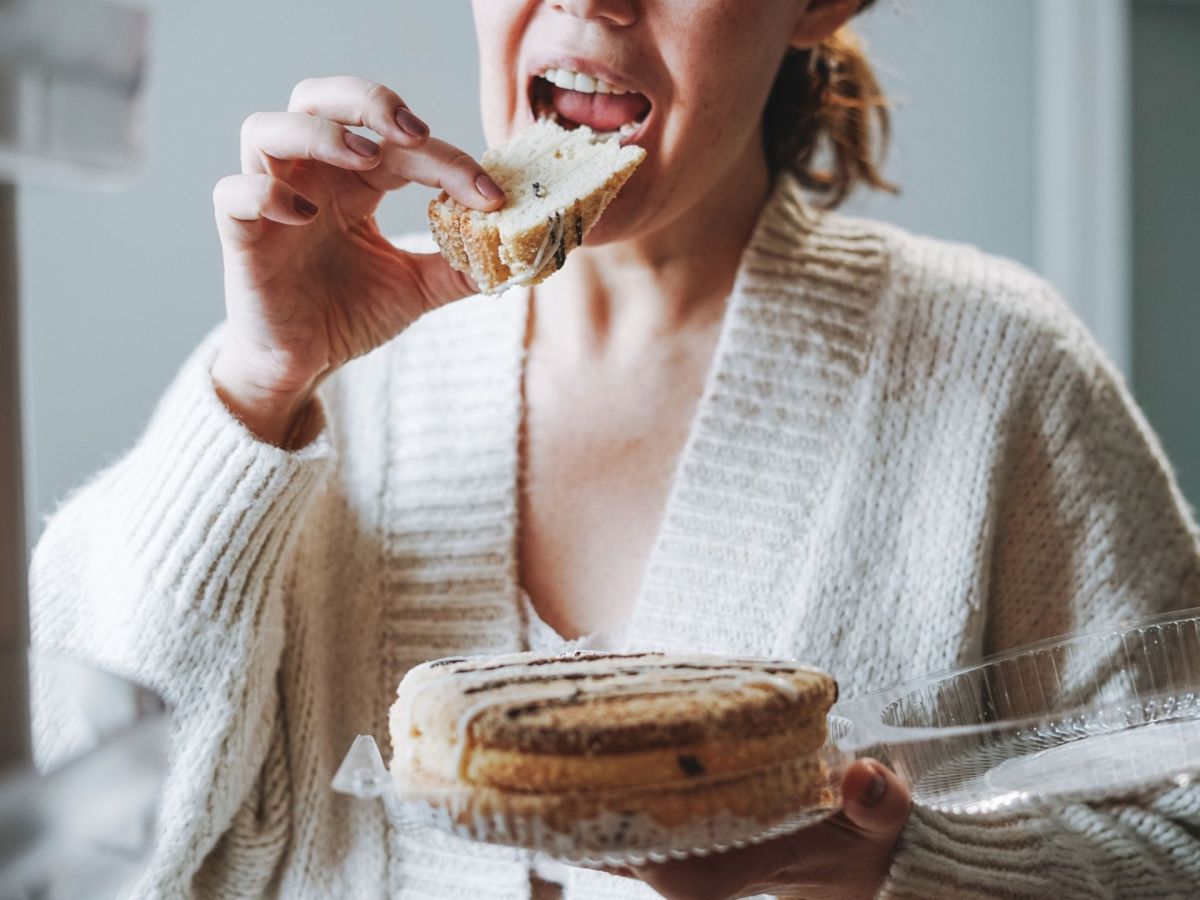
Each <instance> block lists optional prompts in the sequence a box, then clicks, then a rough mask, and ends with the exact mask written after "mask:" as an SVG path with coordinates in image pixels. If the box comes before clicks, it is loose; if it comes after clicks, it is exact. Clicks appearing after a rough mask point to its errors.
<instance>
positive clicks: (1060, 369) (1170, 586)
mask: <svg viewBox="0 0 1200 900" xmlns="http://www.w3.org/2000/svg"><path fill="white" fill-rule="evenodd" d="M1036 344H1037V345H1040V346H1035V347H1034V349H1033V351H1032V352H1031V353H1030V354H1029V355H1028V356H1027V357H1026V359H1024V360H1022V361H1021V362H1020V363H1019V364H1018V365H1019V366H1020V372H1019V374H1018V378H1019V379H1020V383H1021V388H1022V389H1021V390H1020V392H1019V394H1018V395H1017V396H1018V398H1019V399H1018V401H1017V403H1016V405H1015V406H1014V408H1013V409H1012V413H1013V414H1012V415H1011V416H1010V417H1009V419H1010V423H1009V425H1008V434H1007V438H1006V440H1005V442H1004V446H1005V450H1004V454H1005V455H1004V458H1003V460H1002V461H1001V463H1002V464H1001V465H1000V466H999V467H998V471H999V472H1000V477H999V483H998V484H997V485H996V502H995V504H994V507H993V533H994V537H993V541H992V549H991V553H992V558H991V571H990V587H989V589H988V591H987V597H986V598H985V601H984V602H985V603H986V610H985V614H986V625H985V638H984V640H985V647H984V650H985V652H987V653H992V652H999V651H1003V650H1005V649H1008V648H1011V647H1014V646H1018V645H1021V644H1025V643H1028V642H1031V641H1036V640H1039V639H1042V638H1046V637H1049V636H1053V635H1060V634H1064V633H1066V632H1069V631H1073V630H1088V629H1095V628H1104V627H1109V626H1115V625H1117V623H1119V622H1120V621H1123V620H1128V619H1131V618H1134V617H1139V616H1145V615H1150V614H1154V613H1159V612H1166V611H1171V610H1178V609H1185V608H1188V607H1193V606H1200V540H1198V536H1197V530H1196V526H1195V523H1194V519H1193V517H1192V513H1191V511H1190V510H1189V508H1188V506H1187V504H1186V502H1185V501H1184V499H1183V497H1182V495H1181V493H1180V491H1179V488H1178V486H1177V484H1176V482H1175V479H1174V476H1173V474H1172V472H1171V469H1170V466H1169V464H1168V463H1167V461H1166V458H1165V456H1164V454H1163V452H1162V449H1161V447H1160V446H1159V443H1158V441H1157V439H1156V437H1155V436H1154V434H1153V432H1152V431H1151V430H1150V428H1149V426H1148V425H1147V423H1146V421H1145V420H1144V418H1143V417H1142V415H1141V413H1140V411H1139V410H1138V409H1137V407H1136V405H1135V404H1134V402H1133V400H1132V398H1131V397H1130V395H1129V392H1128V391H1127V389H1126V388H1125V387H1124V385H1123V383H1122V381H1121V379H1120V376H1119V375H1118V374H1117V373H1116V372H1114V371H1113V370H1112V368H1111V367H1110V366H1109V364H1108V363H1107V362H1106V361H1105V360H1104V359H1103V357H1102V355H1101V353H1100V352H1099V350H1098V349H1097V348H1096V347H1095V346H1094V345H1093V344H1092V342H1091V339H1090V337H1089V336H1087V335H1086V334H1085V333H1084V332H1083V329H1082V327H1071V328H1068V329H1066V330H1065V331H1060V332H1057V333H1051V334H1046V335H1042V336H1041V339H1040V340H1039V341H1037V342H1036ZM1087 670H1088V671H1087V672H1075V673H1063V675H1064V678H1066V679H1068V680H1069V681H1071V682H1072V683H1074V684H1076V685H1082V684H1090V685H1092V686H1093V690H1099V691H1101V692H1103V693H1104V694H1105V695H1110V696H1111V695H1112V694H1114V693H1119V692H1121V691H1123V690H1127V689H1128V687H1129V684H1130V683H1131V682H1130V680H1129V673H1122V672H1120V670H1119V667H1117V666H1111V665H1107V664H1106V661H1105V660H1103V659H1098V660H1094V661H1091V662H1090V663H1089V664H1088V665H1087ZM1097 676H1098V677H1097ZM1133 677H1134V679H1136V677H1137V676H1136V673H1135V674H1134V676H1133ZM1094 695H1095V694H1094V693H1093V694H1092V696H1094ZM1087 696H1088V694H1075V695H1073V697H1072V699H1080V700H1085V699H1086V698H1087ZM997 705H998V708H1001V711H1002V712H1005V713H1016V712H1020V711H1021V710H1019V709H1015V710H1010V709H1003V704H997ZM878 896H879V897H880V898H887V900H900V898H904V900H909V898H913V900H915V898H940V897H946V898H949V897H954V898H992V897H1006V898H1007V897H1022V898H1055V900H1073V898H1079V900H1083V898H1088V900H1097V898H1112V900H1117V898H1120V900H1137V898H1150V897H1154V898H1180V900H1182V898H1185V897H1196V896H1200V785H1197V784H1191V785H1185V786H1175V785H1169V786H1165V787H1161V788H1158V789H1152V790H1148V791H1146V792H1144V793H1142V794H1139V795H1135V796H1126V797H1121V798H1114V799H1112V800H1111V801H1106V802H1095V803H1075V804H1070V805H1062V806H1059V807H1057V808H1047V809H1041V810H1024V811H1020V812H1012V813H1008V814H992V815H988V816H952V815H947V814H941V813H935V812H932V811H930V810H928V809H924V808H920V807H914V810H913V814H912V817H911V818H910V820H909V823H908V824H907V826H906V827H905V829H904V831H903V833H902V834H901V836H900V840H899V841H898V842H897V845H896V850H895V854H894V858H893V864H892V867H891V871H890V873H889V876H888V879H887V881H886V882H885V884H884V886H883V887H882V889H881V890H880V892H879V894H878Z"/></svg>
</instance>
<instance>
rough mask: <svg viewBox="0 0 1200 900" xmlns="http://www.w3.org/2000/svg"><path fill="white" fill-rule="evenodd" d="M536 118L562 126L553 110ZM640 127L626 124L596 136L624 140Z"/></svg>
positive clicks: (561, 119) (630, 123)
mask: <svg viewBox="0 0 1200 900" xmlns="http://www.w3.org/2000/svg"><path fill="white" fill-rule="evenodd" d="M538 118H539V119H549V120H550V121H552V122H554V123H556V124H558V125H562V124H563V117H562V116H560V115H559V114H558V113H557V112H555V111H554V110H551V111H549V112H546V113H542V114H541V115H540V116H539V117H538ZM575 124H577V125H578V124H579V123H578V122H577V123H575ZM641 127H642V123H641V122H626V123H625V124H624V125H622V126H621V127H620V128H618V129H617V130H616V131H597V132H596V134H598V135H600V136H601V137H613V136H616V137H619V138H621V139H625V138H627V137H629V136H631V135H632V134H634V133H635V132H636V131H637V130H638V129H639V128H641Z"/></svg>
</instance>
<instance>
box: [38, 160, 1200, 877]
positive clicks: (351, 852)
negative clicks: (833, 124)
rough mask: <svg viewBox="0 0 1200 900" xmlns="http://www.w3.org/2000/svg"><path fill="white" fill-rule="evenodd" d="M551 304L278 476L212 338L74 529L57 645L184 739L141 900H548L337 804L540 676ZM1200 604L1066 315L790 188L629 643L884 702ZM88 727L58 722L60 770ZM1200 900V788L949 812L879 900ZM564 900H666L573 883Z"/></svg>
mask: <svg viewBox="0 0 1200 900" xmlns="http://www.w3.org/2000/svg"><path fill="white" fill-rule="evenodd" d="M528 299H529V296H528V292H527V291H524V290H514V291H510V292H509V293H508V294H506V295H505V296H504V297H503V298H501V299H498V300H497V299H483V298H476V299H471V300H467V301H464V302H461V303H455V304H453V305H451V306H449V307H447V308H445V309H444V310H441V311H439V312H437V313H434V314H431V315H429V316H427V317H425V318H424V319H422V320H421V321H420V322H419V323H417V324H416V325H415V326H414V327H412V328H410V329H409V330H408V331H407V332H406V333H405V334H403V335H402V336H401V337H400V338H398V339H397V340H395V341H393V342H391V343H390V344H389V345H388V346H386V347H384V348H382V349H381V350H379V351H377V352H375V353H373V354H371V355H370V356H368V357H366V358H364V359H362V360H359V361H356V362H355V363H353V364H351V365H349V366H347V367H346V368H345V369H344V370H342V372H340V373H339V374H338V375H337V376H336V377H335V378H334V379H332V380H331V381H330V382H329V383H328V384H327V385H326V386H325V387H324V388H323V393H322V401H323V407H324V410H325V416H326V423H325V426H324V427H323V430H322V431H321V433H320V435H319V436H318V437H317V439H316V440H315V441H314V442H313V443H311V444H310V445H309V446H307V447H305V448H304V449H302V450H299V451H297V452H285V451H283V450H280V449H277V448H274V447H271V446H267V445H265V444H263V443H259V442H256V441H255V440H254V439H253V438H252V437H251V436H250V435H249V433H248V432H247V431H246V430H245V429H244V428H243V427H242V426H241V425H240V424H239V423H238V422H237V421H236V420H235V419H234V418H233V417H232V416H231V415H230V414H229V413H228V412H227V411H226V409H225V407H224V406H223V405H222V404H221V403H220V402H219V400H218V399H217V397H216V396H215V395H214V392H213V389H212V384H211V380H210V377H209V374H208V370H209V366H210V363H211V360H212V358H213V354H214V348H215V345H216V337H214V338H213V339H210V340H208V341H206V342H205V343H204V344H203V345H202V346H201V347H200V348H199V349H198V350H197V352H196V353H195V354H194V356H193V357H192V358H191V359H190V360H189V361H188V362H187V363H186V365H185V366H184V368H183V369H182V371H181V373H180V374H179V376H178V378H177V380H176V381H175V383H174V384H173V386H172V387H171V388H170V390H169V391H168V392H167V394H166V395H165V397H164V398H163V400H162V401H161V403H160V405H159V406H158V408H157V410H156V412H155V414H154V416H153V418H152V420H151V421H150V423H149V425H148V426H147V429H146V431H145V433H144V434H143V436H142V437H141V439H140V440H139V441H138V442H137V444H136V446H134V447H133V449H132V450H130V452H129V453H128V454H127V455H126V456H125V457H124V458H123V459H121V460H120V461H119V462H117V463H116V464H115V465H113V466H112V467H111V468H109V469H108V470H107V471H104V472H103V473H101V474H100V475H98V476H97V477H96V478H95V479H94V480H92V481H91V482H90V483H89V484H87V485H86V486H85V487H83V488H81V489H80V490H78V491H77V492H76V493H75V494H74V495H73V496H71V497H70V498H69V499H68V500H67V501H66V502H65V503H64V504H63V505H62V507H61V508H60V509H59V510H58V512H57V513H56V514H55V515H54V517H53V518H52V520H51V521H50V522H49V524H48V526H47V528H46V531H45V534H44V536H43V538H42V540H41V542H40V543H39V545H38V548H37V551H36V553H35V557H34V561H33V566H32V596H33V615H32V629H33V638H34V642H35V644H36V645H38V646H40V647H42V648H46V649H51V650H55V651H58V652H60V653H67V654H72V655H77V656H80V657H83V658H86V659H87V660H90V661H92V662H94V663H96V664H99V665H102V666H107V667H109V668H111V669H113V670H116V671H117V672H120V673H123V674H125V675H126V676H128V677H130V678H133V679H136V680H139V681H142V682H144V683H146V684H147V685H149V686H151V687H153V688H155V689H156V690H158V691H159V692H161V694H162V695H163V696H164V697H165V698H166V699H167V700H168V701H169V702H170V703H171V704H172V705H173V706H174V709H175V718H174V727H173V761H172V769H171V773H170V775H169V778H168V782H167V785H166V789H165V794H164V797H163V801H162V820H161V826H160V835H159V840H158V845H157V850H156V853H155V855H154V858H153V860H152V863H151V865H150V867H149V869H148V870H147V871H146V873H145V876H144V878H143V879H142V881H141V882H140V884H139V886H138V887H137V888H136V890H134V892H133V894H132V895H133V896H137V897H146V898H162V897H167V898H174V897H187V896H197V897H257V896H262V895H264V894H268V895H276V894H278V895H279V896H283V897H287V898H330V897H346V898H371V897H381V898H382V897H395V898H425V900H447V898H460V897H461V898H472V900H526V898H527V897H528V894H529V859H528V856H527V855H526V854H524V853H521V852H518V851H512V850H507V849H502V848H492V847H485V846H481V845H473V844H467V843H465V842H462V841H460V840H458V839H450V838H440V837H435V836H423V835H418V836H413V835H404V834H398V833H396V832H395V831H394V830H393V829H392V828H391V827H390V826H389V825H388V824H387V822H386V820H385V817H384V815H383V809H382V806H381V804H378V803H365V802H361V801H355V800H352V799H350V798H347V797H344V796H340V795H337V794H334V793H333V792H332V791H331V790H330V787H329V783H330V778H331V777H332V775H333V773H334V770H335V768H336V767H337V764H338V762H339V761H340V759H341V757H342V755H343V754H344V753H345V751H346V750H347V748H348V747H349V745H350V743H351V740H352V739H353V737H354V736H355V735H356V734H359V733H362V732H367V733H372V734H375V735H376V736H377V737H379V738H380V739H381V742H382V743H383V744H384V749H385V753H386V752H388V750H387V747H386V732H387V729H386V713H387V709H388V706H389V704H390V701H391V699H392V697H393V694H394V691H395V687H396V684H397V682H399V680H400V677H401V676H402V675H403V674H404V672H405V670H406V669H408V668H409V667H410V666H412V665H414V664H415V663H417V662H419V661H421V660H425V659H429V658H432V657H439V656H445V655H450V654H468V653H496V652H501V651H509V650H515V649H519V647H520V646H521V643H522V631H521V615H520V605H519V601H518V579H517V564H516V558H517V557H516V552H515V540H516V534H517V511H518V502H517V501H518V483H519V469H520V456H519V453H518V447H519V441H518V437H519V432H520V428H521V422H522V412H523V407H522V402H523V401H522V390H521V381H522V372H523V363H524V350H523V343H524V334H525V324H526V316H527V306H528ZM631 402H635V401H634V400H633V398H631ZM561 500H562V502H563V503H570V502H571V498H570V497H563V498H561ZM1193 605H1200V550H1198V537H1197V531H1196V527H1195V525H1194V523H1193V520H1192V518H1191V515H1190V513H1189V511H1188V509H1187V507H1186V505H1185V503H1184V502H1183V500H1182V498H1181V496H1180V494H1179V491H1178V489H1177V487H1176V485H1175V482H1174V480H1173V478H1172V475H1171V472H1170V468H1169V466H1168V464H1167V462H1166V460H1165V459H1164V457H1163V454H1162V451H1161V449H1160V447H1159V445H1158V443H1157V441H1156V440H1155V438H1154V436H1153V435H1152V433H1151V432H1150V430H1149V428H1148V427H1147V425H1146V423H1145V422H1144V420H1143V418H1142V416H1141V415H1140V413H1139V412H1138V410H1137V409H1136V407H1135V406H1134V404H1133V402H1132V400H1131V399H1130V396H1129V393H1128V392H1127V390H1126V388H1125V387H1124V386H1123V384H1122V382H1121V380H1120V378H1119V376H1118V375H1117V374H1116V373H1114V371H1113V369H1112V368H1111V367H1110V366H1109V364H1108V363H1107V362H1106V361H1105V360H1104V359H1103V358H1102V356H1101V354H1100V352H1099V351H1098V350H1097V348H1096V346H1095V345H1094V343H1093V342H1092V340H1091V339H1090V338H1089V336H1088V335H1087V334H1086V332H1085V331H1084V329H1083V328H1082V326H1081V325H1080V324H1079V323H1078V321H1077V320H1076V319H1075V318H1074V317H1073V316H1072V314H1071V313H1070V312H1069V311H1068V309H1067V308H1066V307H1065V306H1064V304H1063V303H1062V302H1061V300H1060V299H1059V298H1058V297H1057V296H1056V295H1055V294H1054V292H1053V291H1052V290H1051V289H1050V288H1049V287H1048V286H1047V285H1046V284H1045V282H1043V281H1041V280H1040V279H1038V278H1037V277H1035V276H1033V275H1031V274H1030V273H1029V272H1027V271H1025V270H1024V269H1022V268H1020V267H1019V266H1017V265H1015V264H1012V263H1009V262H1005V261H1002V260H999V259H995V258H992V257H989V256H987V255H985V254H983V253H981V252H979V251H977V250H974V249H972V248H969V247H966V246H959V245H952V244H947V243H942V242H938V241H934V240H929V239H924V238H918V237H914V236H911V235H908V234H906V233H903V232H901V231H899V230H896V229H894V228H891V227H888V226H885V225H882V224H879V223H876V222H870V221H860V220H856V219H852V218H848V217H844V216H841V215H835V214H818V213H816V212H815V211H814V210H812V209H811V208H809V207H807V206H806V205H805V204H804V202H803V201H802V199H801V196H800V192H799V189H798V188H797V187H796V185H795V184H794V182H792V181H791V180H790V179H782V180H781V181H780V183H779V186H778V187H777V189H776V191H775V193H774V195H773V198H772V200H771V201H770V203H769V204H768V206H767V207H766V209H765V210H764V213H763V215H762V216H761V219H760V222H759V224H758V226H757V228H756V231H755V234H754V236H753V238H752V240H751V243H750V245H749V247H748V248H747V250H746V252H745V254H744V258H743V260H742V263H741V268H740V272H739V274H738V277H737V281H736V285H735V287H734V290H733V293H732V295H731V297H730V299H729V303H728V307H727V310H726V314H725V318H724V322H723V325H722V331H721V336H720V340H719V342H718V347H717V351H716V356H715V359H714V362H713V364H712V367H711V371H710V373H709V377H708V381H707V387H706V389H705V393H704V396H703V398H702V400H701V402H700V405H699V408H698V411H697V412H696V414H695V419H694V422H693V424H692V428H691V432H690V435H689V437H688V440H687V443H686V447H685V449H684V450H683V452H682V456H681V458H680V460H679V461H678V464H677V471H676V475H675V479H674V482H673V485H672V489H671V491H670V497H669V500H668V503H667V509H666V513H665V517H664V520H663V523H662V525H661V530H660V533H659V535H658V537H657V540H656V543H655V546H654V549H653V551H652V554H651V557H650V560H649V563H648V568H647V571H646V574H645V578H644V583H643V585H642V588H641V591H640V594H639V596H638V597H637V598H636V604H635V607H634V611H633V614H632V618H631V620H630V625H629V629H628V632H627V641H628V643H629V646H630V647H631V648H662V649H674V650H683V649H687V650H699V651H714V652H728V653H740V654H771V655H784V656H788V657H794V658H797V659H800V660H803V661H806V662H810V663H813V664H815V665H817V666H820V667H822V668H824V669H826V670H828V671H830V672H832V673H834V674H835V675H836V677H837V678H838V679H839V681H840V683H841V688H842V693H843V696H845V697H852V696H854V695H856V694H859V693H861V692H863V691H868V690H872V689H876V688H882V687H886V686H889V685H892V684H895V683H897V682H899V681H901V680H903V679H908V678H910V677H913V676H917V675H920V674H924V673H928V672H931V671H934V670H939V669H942V668H945V667H948V666H953V665H957V664H964V663H968V662H970V661H973V660H975V659H977V658H978V657H979V656H980V655H981V654H983V653H986V652H990V651H997V650H1001V649H1003V648H1007V647H1010V646H1013V645H1015V644H1020V643H1024V642H1028V641H1031V640H1034V639H1038V638H1042V637H1044V636H1048V635H1056V634H1061V633H1064V632H1067V631H1069V630H1071V629H1075V628H1082V627H1088V626H1096V625H1100V624H1109V623H1114V622H1116V621H1117V620H1119V619H1122V618H1125V617H1130V616H1134V615H1140V614H1146V613H1151V612H1156V611H1160V610H1166V609H1175V608H1181V607H1187V606H1193ZM71 727H72V726H71V724H70V723H69V722H67V721H64V720H63V719H62V717H61V716H59V715H56V711H55V707H54V706H53V704H52V703H49V702H45V703H41V704H39V709H38V711H37V713H36V717H35V730H36V732H37V741H38V745H39V749H40V751H41V753H42V755H43V756H44V757H50V756H52V755H53V754H54V753H55V752H56V751H59V750H61V748H62V747H64V746H66V745H68V744H70V742H71V741H72V739H73V735H72V730H71ZM847 865H854V862H853V861H852V860H847ZM1198 895H1200V793H1198V792H1197V790H1196V789H1195V788H1175V789H1173V790H1171V791H1166V792H1163V793H1160V794H1155V795H1153V796H1148V797H1142V798H1127V799H1126V800H1124V801H1122V802H1115V801H1114V802H1112V803H1109V804H1105V805H1091V806H1085V805H1073V806H1069V807H1064V808H1061V809H1055V810H1044V811H1040V812H1027V813H1021V814H1013V815H1006V816H996V817H993V818H990V819H967V818H962V819H956V818H949V817H946V816H943V815H935V814H932V813H930V812H928V811H926V810H922V809H917V810H915V811H914V814H913V816H912V818H911V820H910V822H909V824H908V826H907V827H906V828H905V830H904V832H903V834H902V836H901V840H900V842H899V844H898V846H897V849H896V853H895V858H894V863H893V865H892V868H891V872H890V876H889V879H888V881H887V884H886V885H885V886H884V888H883V890H882V891H881V893H880V896H881V897H887V898H900V897H903V898H951V897H953V898H964V897H965V898H973V897H1000V896H1003V897H1030V898H1033V897H1037V898H1055V900H1068V898H1081V900H1082V898H1088V900H1094V898H1098V897H1109V898H1118V897H1119V898H1123V900H1128V898H1142V897H1147V898H1148V897H1156V898H1164V897H1185V896H1188V897H1195V896H1198ZM566 896H567V897H568V898H570V900H585V898H618V897H631V898H632V897H648V896H654V895H653V894H652V893H651V892H650V891H649V890H648V889H647V888H646V887H645V886H643V885H641V884H640V883H638V882H632V881H627V880H622V879H619V878H615V877H613V876H608V875H605V874H601V873H595V872H584V871H577V872H576V873H575V874H574V875H573V876H572V878H571V879H570V883H569V884H568V885H567V887H566Z"/></svg>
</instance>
